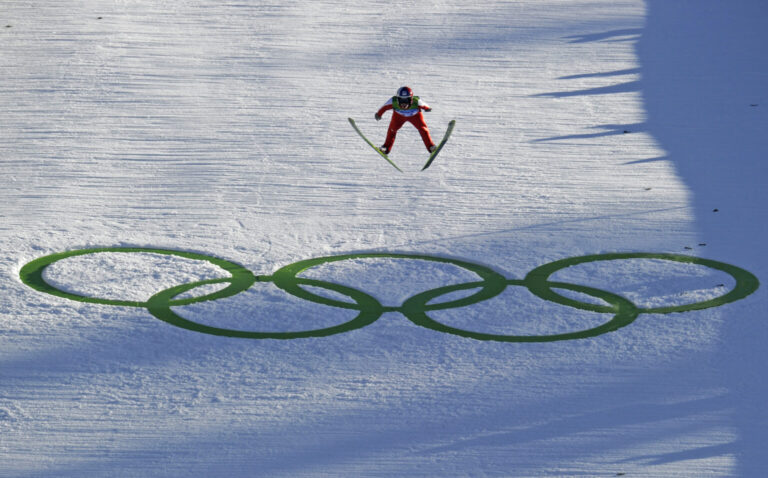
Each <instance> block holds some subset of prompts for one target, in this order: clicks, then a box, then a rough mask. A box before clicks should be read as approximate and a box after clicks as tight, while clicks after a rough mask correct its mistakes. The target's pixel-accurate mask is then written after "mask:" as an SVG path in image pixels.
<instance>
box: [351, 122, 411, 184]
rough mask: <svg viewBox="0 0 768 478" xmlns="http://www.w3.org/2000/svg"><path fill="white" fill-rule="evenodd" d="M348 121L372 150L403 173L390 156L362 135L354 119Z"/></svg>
mask: <svg viewBox="0 0 768 478" xmlns="http://www.w3.org/2000/svg"><path fill="white" fill-rule="evenodd" d="M347 119H348V120H349V124H351V125H352V127H353V128H355V131H357V134H359V135H360V137H361V138H363V139H364V140H365V142H366V143H368V146H370V147H371V148H373V150H374V151H376V152H377V153H379V154H380V155H381V157H382V158H384V159H386V160H387V162H389V164H391V165H392V166H394V167H395V169H397V170H398V171H400V172H401V173H402V172H403V170H402V169H400V168H398V167H397V165H396V164H395V163H394V162H393V161H392V160H391V159H389V156H387V155H386V153H384V151H382V150H380V149H379V148H377V147H376V146H375V145H374V144H373V143H371V141H370V140H369V139H368V138H366V137H365V135H364V134H363V133H362V131H360V128H358V127H357V124H355V120H353V119H352V118H347Z"/></svg>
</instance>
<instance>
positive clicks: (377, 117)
mask: <svg viewBox="0 0 768 478" xmlns="http://www.w3.org/2000/svg"><path fill="white" fill-rule="evenodd" d="M373 117H374V118H376V121H379V120H381V116H380V115H379V114H378V113H374V115H373Z"/></svg>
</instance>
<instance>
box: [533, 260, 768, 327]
mask: <svg viewBox="0 0 768 478" xmlns="http://www.w3.org/2000/svg"><path fill="white" fill-rule="evenodd" d="M623 259H660V260H667V261H673V262H682V263H689V264H697V265H701V266H705V267H709V268H712V269H716V270H719V271H722V272H725V273H727V274H729V275H730V276H731V277H733V278H734V279H735V280H736V286H735V287H734V288H733V289H732V290H731V291H730V292H728V293H726V294H724V295H722V296H719V297H715V298H713V299H709V300H706V301H701V302H694V303H692V304H684V305H674V306H667V307H653V308H642V307H638V308H637V309H638V310H639V311H640V313H644V314H669V313H672V312H687V311H691V310H700V309H707V308H709V307H716V306H719V305H723V304H727V303H729V302H734V301H736V300H739V299H743V298H744V297H746V296H748V295H749V294H751V293H752V292H754V291H755V290H757V288H758V286H759V284H760V282H759V281H758V280H757V277H755V276H754V275H753V274H751V273H750V272H748V271H745V270H744V269H742V268H740V267H736V266H732V265H730V264H726V263H724V262H717V261H713V260H710V259H702V258H700V257H693V256H685V255H681V254H663V253H651V252H629V253H611V254H594V255H587V256H579V257H569V258H566V259H561V260H559V261H554V262H550V263H548V264H544V265H542V266H539V267H537V268H535V269H533V270H532V271H530V272H529V273H528V275H526V276H525V281H526V283H527V285H528V288H529V289H530V290H531V292H533V293H534V294H535V295H537V296H539V297H541V298H542V299H545V300H549V301H551V302H557V303H559V304H563V305H568V306H571V307H575V308H577V309H584V310H591V311H595V312H609V311H610V308H609V307H608V306H601V305H595V304H589V303H586V302H580V301H577V300H573V299H569V298H568V297H564V296H562V295H560V294H558V293H557V292H554V291H553V290H552V288H551V287H552V286H551V284H552V283H551V282H549V277H550V276H551V275H552V274H554V273H555V272H557V271H559V270H561V269H565V268H566V267H571V266H575V265H577V264H583V263H585V262H599V261H613V260H623Z"/></svg>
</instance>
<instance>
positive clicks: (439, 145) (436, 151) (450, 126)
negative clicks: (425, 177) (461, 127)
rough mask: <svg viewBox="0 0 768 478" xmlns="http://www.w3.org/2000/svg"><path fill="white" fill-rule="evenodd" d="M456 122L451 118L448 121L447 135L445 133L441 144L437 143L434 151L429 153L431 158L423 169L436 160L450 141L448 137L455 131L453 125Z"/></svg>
mask: <svg viewBox="0 0 768 478" xmlns="http://www.w3.org/2000/svg"><path fill="white" fill-rule="evenodd" d="M455 124H456V120H451V122H450V123H448V129H447V130H446V131H445V135H443V139H442V140H441V141H440V144H438V145H437V148H436V149H435V150H434V151H432V153H431V154H430V155H429V159H428V160H427V163H426V164H425V165H424V167H423V168H421V170H422V171H424V170H425V169H427V168H428V167H429V165H430V164H432V161H434V160H435V158H436V157H437V153H439V152H440V150H441V149H443V146H445V142H446V141H448V137H449V136H451V132H452V131H453V126H454V125H455Z"/></svg>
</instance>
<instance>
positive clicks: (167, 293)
mask: <svg viewBox="0 0 768 478" xmlns="http://www.w3.org/2000/svg"><path fill="white" fill-rule="evenodd" d="M100 252H117V253H154V254H163V255H170V256H177V257H182V258H187V259H194V260H201V261H206V262H209V263H211V264H213V265H216V266H218V267H220V268H222V269H224V270H225V271H227V272H228V273H229V274H230V277H225V278H219V279H207V280H201V281H196V282H191V283H187V284H181V285H177V286H174V287H171V288H168V289H166V290H163V291H160V292H158V293H156V294H155V295H153V296H152V297H150V298H149V299H148V300H147V301H145V302H141V301H126V300H113V299H104V298H97V297H89V296H85V295H80V294H76V293H73V292H67V291H64V290H61V289H58V288H56V287H54V286H52V285H51V284H49V283H48V282H46V281H45V278H44V276H43V273H44V271H45V269H46V267H48V266H50V265H51V264H53V263H55V262H58V261H60V260H62V259H65V258H68V257H74V256H81V255H86V254H95V253H100ZM370 258H390V259H409V260H422V261H430V262H438V263H444V264H451V265H454V266H457V267H460V268H462V269H465V270H468V271H470V272H473V273H474V274H476V275H477V276H478V277H479V278H480V279H481V280H479V281H473V282H468V283H462V284H453V285H447V286H443V287H438V288H435V289H431V290H427V291H424V292H421V293H419V294H416V295H414V296H412V297H410V298H409V299H406V300H405V301H404V302H403V304H402V305H401V306H395V307H385V306H384V305H382V304H381V302H379V301H378V300H377V299H376V298H374V297H373V296H371V295H369V294H367V293H365V292H363V291H360V290H358V289H355V288H353V287H348V286H345V285H341V284H336V283H333V282H326V281H322V280H317V279H309V278H302V277H298V275H299V274H300V273H302V272H304V271H306V270H308V269H310V268H312V267H315V266H318V265H322V264H327V263H331V262H338V261H344V260H349V259H370ZM625 259H659V260H666V261H672V262H681V263H690V264H697V265H702V266H705V267H709V268H711V269H716V270H719V271H722V272H725V273H727V274H729V275H730V276H732V277H733V278H734V279H735V280H736V285H735V286H734V288H733V289H732V290H730V291H729V292H727V293H726V294H724V295H722V296H719V297H715V298H713V299H709V300H706V301H701V302H696V303H692V304H684V305H675V306H668V307H655V308H641V307H638V306H636V305H635V304H633V303H632V302H631V301H629V300H628V299H626V298H624V297H622V296H620V295H617V294H614V293H612V292H608V291H604V290H600V289H595V288H593V287H588V286H583V285H576V284H570V283H566V282H559V281H550V280H549V278H550V277H551V276H552V275H553V274H554V273H555V272H557V271H559V270H561V269H564V268H567V267H571V266H575V265H578V264H583V263H586V262H598V261H613V260H625ZM19 276H20V278H21V281H22V282H23V283H24V284H26V285H28V286H29V287H31V288H33V289H35V290H38V291H40V292H45V293H46V294H51V295H55V296H58V297H63V298H66V299H70V300H75V301H79V302H89V303H96V304H104V305H118V306H128V307H143V308H146V309H147V310H148V311H149V312H150V313H151V314H152V315H153V316H155V317H156V318H158V319H160V320H163V321H165V322H168V323H169V324H172V325H175V326H177V327H181V328H184V329H188V330H192V331H196V332H201V333H205V334H211V335H220V336H226V337H239V338H250V339H297V338H306V337H325V336H329V335H334V334H339V333H342V332H348V331H350V330H355V329H359V328H362V327H365V326H366V325H369V324H371V323H373V322H375V321H376V320H378V319H379V317H381V315H382V314H383V313H385V312H399V313H401V314H403V315H404V316H405V317H406V318H407V319H408V320H410V321H411V322H413V323H414V324H416V325H419V326H421V327H425V328H428V329H432V330H436V331H438V332H444V333H448V334H452V335H458V336H461V337H467V338H472V339H476V340H490V341H497V342H550V341H557V340H573V339H579V338H587V337H594V336H597V335H601V334H605V333H607V332H612V331H614V330H617V329H619V328H621V327H625V326H627V325H629V324H631V323H632V322H633V321H634V320H635V319H636V318H637V316H638V315H639V314H641V313H646V314H669V313H673V312H685V311H691V310H699V309H705V308H709V307H716V306H719V305H723V304H726V303H729V302H734V301H736V300H739V299H742V298H744V297H746V296H748V295H750V294H751V293H753V292H754V291H755V290H757V288H758V287H759V281H758V279H757V277H755V276H754V275H753V274H751V273H750V272H748V271H746V270H744V269H741V268H739V267H736V266H732V265H730V264H725V263H723V262H717V261H713V260H709V259H701V258H698V257H692V256H685V255H680V254H662V253H643V252H637V253H614V254H596V255H587V256H579V257H572V258H566V259H561V260H558V261H554V262H550V263H548V264H544V265H541V266H539V267H537V268H535V269H533V270H532V271H530V272H529V273H528V274H527V275H526V276H525V278H524V279H507V278H506V277H504V276H503V275H501V274H499V273H498V272H496V271H494V270H493V269H490V268H489V267H486V266H483V265H480V264H475V263H471V262H466V261H462V260H459V259H451V258H445V257H437V256H426V255H417V254H395V253H360V254H345V255H338V256H327V257H319V258H314V259H306V260H303V261H298V262H295V263H293V264H289V265H287V266H285V267H282V268H281V269H279V270H277V271H276V272H275V273H274V274H272V275H271V276H266V275H261V276H255V275H254V274H253V273H252V272H251V271H249V270H248V269H246V268H245V267H243V266H241V265H239V264H236V263H234V262H230V261H227V260H224V259H220V258H216V257H212V256H208V255H205V254H199V253H194V252H186V251H176V250H170V249H154V248H136V247H105V248H95V249H80V250H73V251H67V252H60V253H56V254H51V255H48V256H44V257H40V258H38V259H35V260H33V261H31V262H29V263H27V264H26V265H24V266H23V267H22V268H21V270H20V271H19ZM256 282H272V283H273V284H274V285H275V286H277V287H278V288H280V289H282V290H284V291H286V292H288V293H289V294H291V295H294V296H296V297H298V298H301V299H304V300H307V301H311V302H315V303H318V304H324V305H328V306H332V307H337V308H342V309H349V310H355V311H358V312H359V313H358V314H357V316H355V317H354V318H353V319H352V320H349V321H347V322H344V323H342V324H338V325H335V326H331V327H326V328H321V329H314V330H304V331H298V332H259V331H246V330H234V329H224V328H218V327H212V326H208V325H203V324H200V323H197V322H193V321H191V320H188V319H185V318H184V317H182V316H180V315H178V314H177V313H176V312H174V311H173V310H172V307H178V306H183V305H189V304H194V303H198V302H204V301H210V300H216V299H222V298H225V297H231V296H234V295H236V294H238V293H240V292H243V291H245V290H247V289H249V288H250V287H251V286H252V285H253V284H254V283H256ZM224 283H228V284H229V285H228V286H226V287H224V288H223V289H221V290H218V291H216V292H212V293H209V294H205V295H201V296H197V297H189V298H184V299H177V298H176V297H178V296H179V295H181V294H183V293H185V292H188V291H190V290H193V289H196V288H198V287H201V286H204V285H209V284H224ZM302 286H310V287H317V288H320V289H325V290H329V291H332V292H336V293H338V294H341V295H343V296H347V297H349V298H350V299H352V301H353V302H347V301H342V300H337V299H332V298H330V297H326V296H323V295H318V294H316V293H314V292H311V291H310V290H308V289H306V288H304V287H302ZM508 286H522V287H526V288H527V289H528V290H529V291H530V292H531V293H533V294H534V295H536V296H538V297H540V298H542V299H544V300H547V301H550V302H554V303H557V304H562V305H566V306H569V307H573V308H577V309H581V310H586V311H591V312H598V313H610V314H613V318H611V319H610V320H609V321H608V322H606V323H604V324H602V325H599V326H597V327H594V328H591V329H586V330H580V331H576V332H570V333H562V334H552V335H500V334H488V333H480V332H474V331H470V330H464V329H459V328H455V327H451V326H448V325H445V324H442V323H440V322H438V321H437V320H435V319H433V318H432V317H430V316H429V314H428V312H431V311H437V310H445V309H452V308H458V307H466V306H469V305H473V304H477V303H479V302H482V301H485V300H488V299H491V298H492V297H495V296H497V295H499V294H501V293H502V292H503V291H504V290H505V289H506V288H507V287H508ZM473 289H479V290H477V291H475V292H473V293H472V294H470V295H468V296H464V297H462V298H459V299H453V300H449V301H446V302H436V303H434V302H432V301H433V300H434V299H437V298H439V297H441V296H444V295H447V294H450V293H453V292H457V291H464V290H473ZM553 289H563V290H570V291H573V292H578V293H582V294H586V295H588V296H592V297H595V298H597V299H601V300H602V301H603V302H605V303H606V304H607V305H600V304H593V303H588V302H581V301H577V300H574V299H571V298H568V297H565V296H563V295H561V294H559V293H557V292H555V291H554V290H553Z"/></svg>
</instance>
